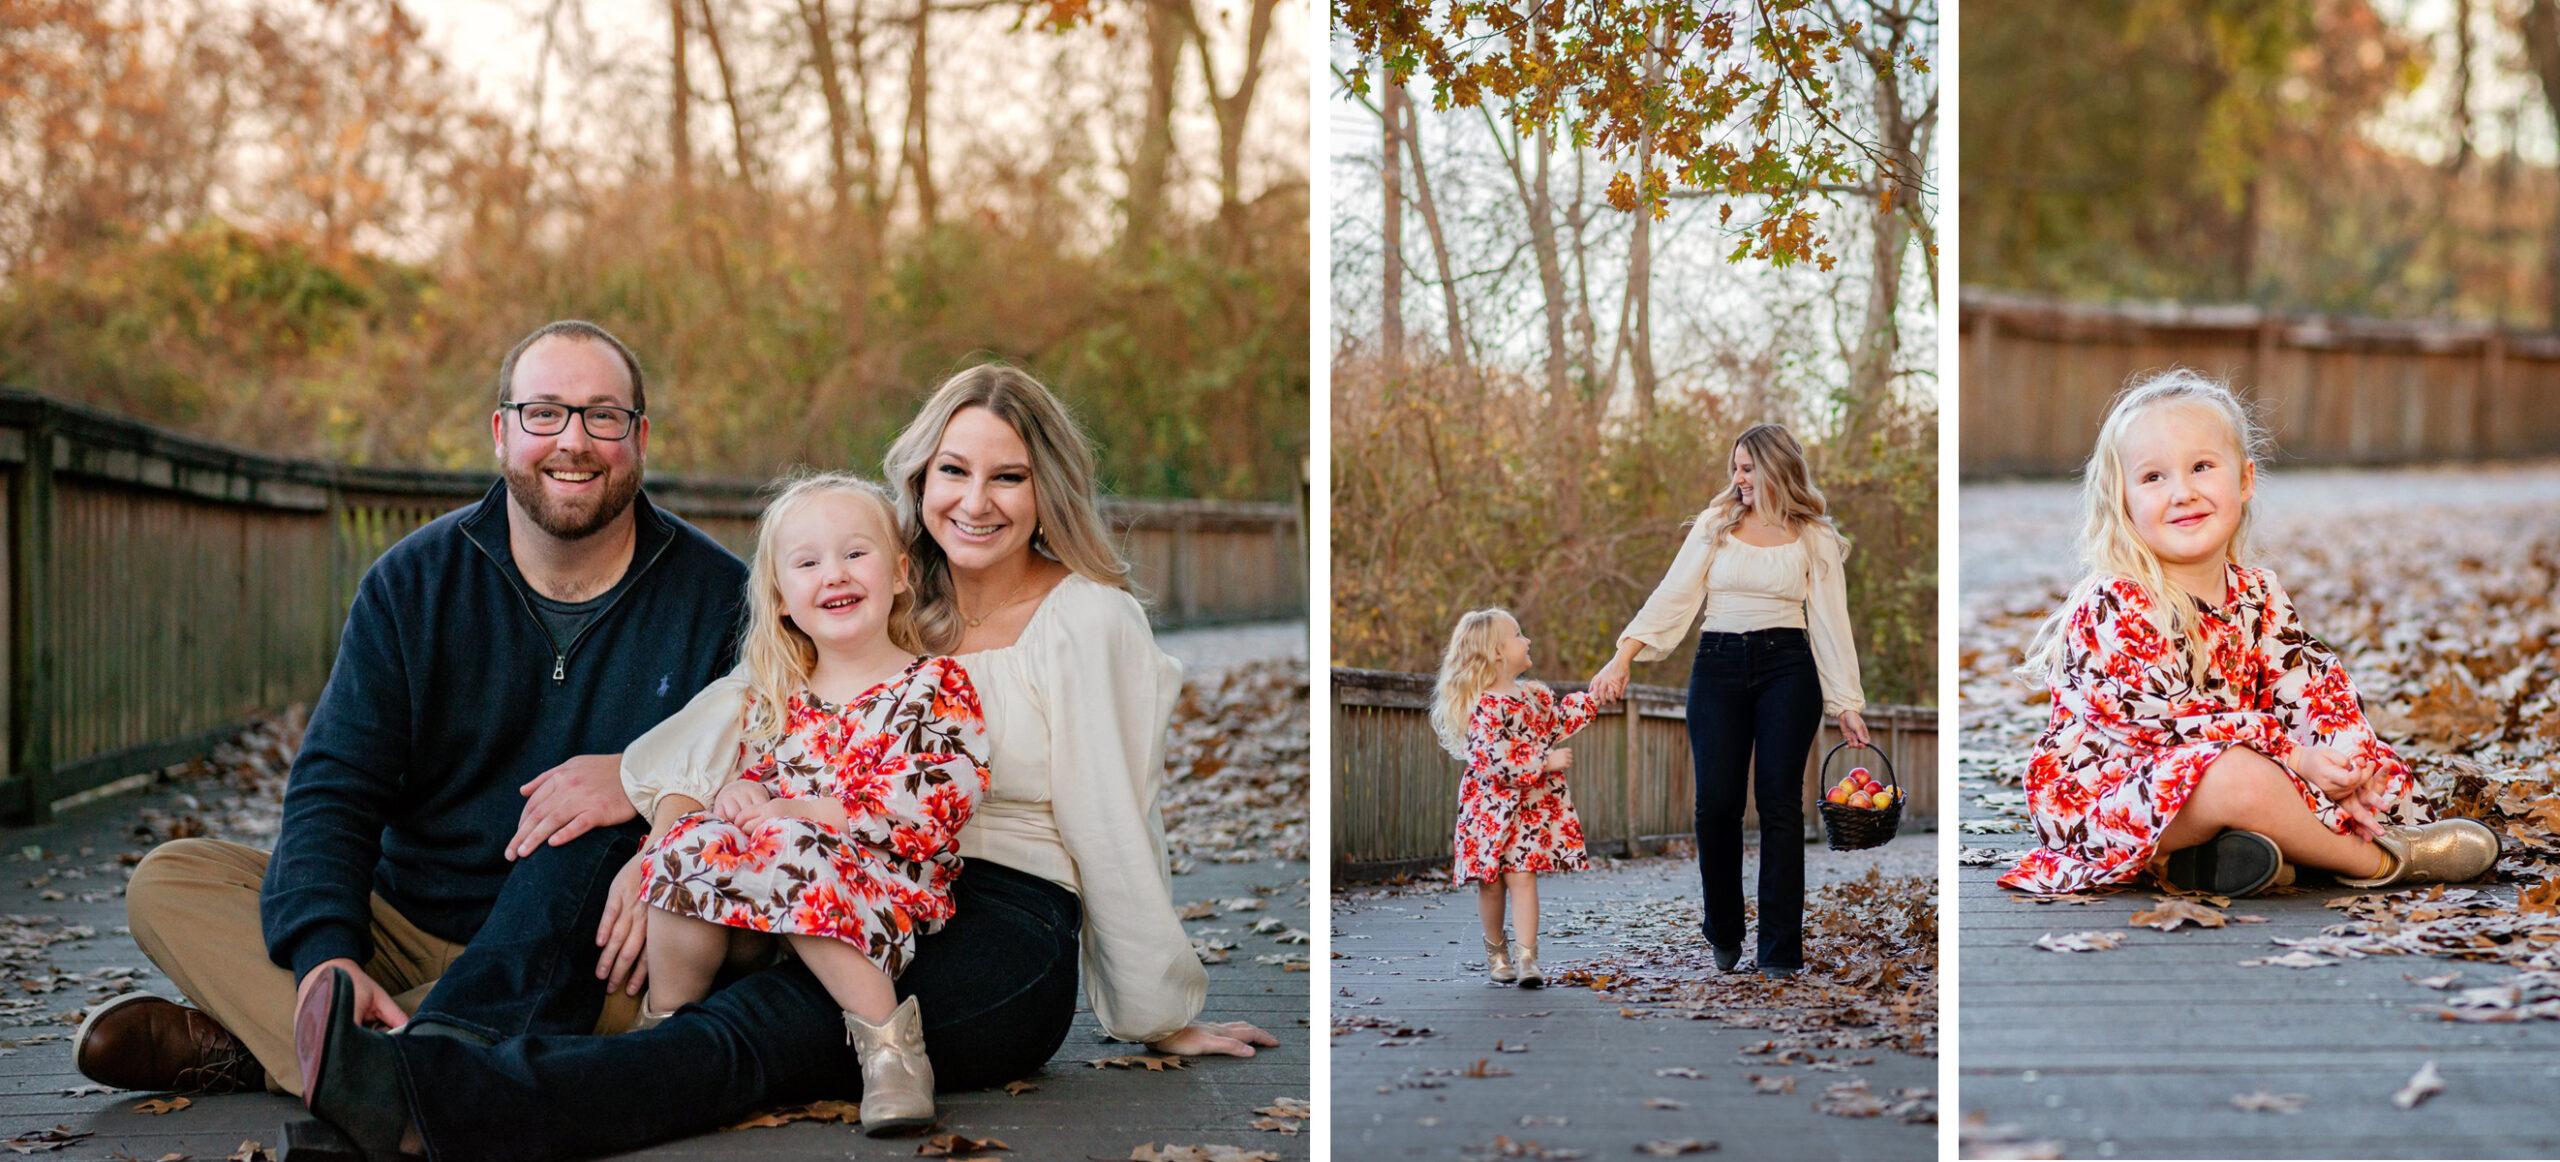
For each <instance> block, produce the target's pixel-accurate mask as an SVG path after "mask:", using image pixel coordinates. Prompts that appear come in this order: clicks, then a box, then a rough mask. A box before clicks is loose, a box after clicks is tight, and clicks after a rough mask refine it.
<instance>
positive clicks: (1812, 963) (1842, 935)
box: [1561, 869, 1938, 1055]
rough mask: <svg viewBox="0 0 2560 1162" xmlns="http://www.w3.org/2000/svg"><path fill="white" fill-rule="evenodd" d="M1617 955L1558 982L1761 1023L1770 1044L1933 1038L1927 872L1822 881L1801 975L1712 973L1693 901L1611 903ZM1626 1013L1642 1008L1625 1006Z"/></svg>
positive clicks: (1808, 912) (1809, 904) (1934, 992)
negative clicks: (1617, 929) (1618, 932)
mask: <svg viewBox="0 0 2560 1162" xmlns="http://www.w3.org/2000/svg"><path fill="white" fill-rule="evenodd" d="M1612 921H1613V923H1616V924H1620V925H1623V931H1624V932H1625V938H1624V939H1623V940H1621V941H1620V942H1619V948H1620V951H1618V952H1617V953H1615V954H1613V955H1610V956H1605V957H1601V958H1598V959H1594V960H1590V961H1586V962H1584V963H1583V964H1582V965H1580V966H1578V967H1576V968H1575V969H1573V970H1572V971H1570V972H1567V973H1565V974H1564V975H1563V977H1562V978H1561V981H1562V983H1566V984H1576V985H1583V986H1586V987H1589V988H1593V989H1597V990H1599V991H1600V992H1601V993H1602V994H1604V995H1606V996H1608V997H1609V998H1610V999H1612V1000H1616V1001H1619V1002H1621V1003H1624V1004H1628V1005H1638V1006H1644V1007H1645V1009H1647V1010H1653V1011H1660V1012H1666V1013H1675V1014H1680V1015H1684V1016H1688V1017H1692V1018H1696V1019H1699V1020H1712V1021H1719V1022H1722V1023H1724V1024H1726V1025H1731V1026H1735V1027H1739V1028H1749V1029H1765V1030H1768V1031H1769V1032H1771V1033H1776V1034H1781V1036H1780V1037H1778V1038H1777V1039H1774V1040H1772V1041H1769V1042H1766V1043H1764V1044H1765V1045H1766V1046H1767V1047H1768V1048H1769V1049H1770V1050H1771V1051H1811V1050H1825V1049H1870V1048H1889V1049H1898V1050H1901V1051H1903V1052H1906V1053H1917V1054H1924V1055H1930V1054H1935V1053H1936V1052H1937V1046H1938V882H1937V876H1935V875H1934V874H1922V875H1898V876H1887V875H1884V874H1883V873H1881V872H1878V871H1875V870H1872V869H1871V870H1869V871H1868V872H1867V874H1866V875H1865V876H1863V877H1860V878H1857V879H1852V880H1846V881H1842V882H1840V883H1834V884H1827V885H1824V886H1823V887H1822V888H1820V889H1818V890H1816V891H1815V892H1814V893H1813V894H1812V896H1811V897H1810V898H1809V899H1807V900H1806V902H1805V929H1804V931H1805V953H1804V955H1805V964H1806V966H1807V969H1806V971H1805V972H1803V973H1801V974H1799V975H1797V976H1795V977H1793V978H1790V979H1787V980H1768V979H1765V978H1762V977H1760V976H1758V975H1757V974H1744V973H1726V972H1720V971H1718V970H1717V969H1716V967H1715V963H1714V961H1713V959H1712V950H1711V949H1710V948H1709V947H1708V946H1707V944H1706V942H1705V941H1703V940H1700V939H1699V938H1698V935H1697V908H1696V905H1695V903H1694V902H1691V901H1663V902H1660V903H1657V904H1652V905H1648V906H1644V907H1620V908H1617V909H1615V910H1613V915H1612ZM1628 1013H1629V1015H1631V1016H1634V1015H1640V1013H1639V1011H1638V1010H1635V1009H1630V1010H1628Z"/></svg>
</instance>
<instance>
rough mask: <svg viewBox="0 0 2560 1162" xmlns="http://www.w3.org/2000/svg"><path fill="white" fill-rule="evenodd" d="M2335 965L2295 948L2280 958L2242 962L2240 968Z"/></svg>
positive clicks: (2321, 957) (2263, 957)
mask: <svg viewBox="0 0 2560 1162" xmlns="http://www.w3.org/2000/svg"><path fill="white" fill-rule="evenodd" d="M2336 963H2338V962H2337V961H2334V960H2331V959H2329V958H2328V957H2325V956H2315V955H2313V954H2311V953H2309V952H2305V951H2303V950H2302V949H2299V948H2297V949H2294V950H2293V951H2291V952H2288V953H2285V954H2284V955H2282V956H2261V957H2259V958H2257V959H2256V960H2244V961H2241V962H2240V967H2242V968H2256V967H2259V966H2261V965H2264V966H2266V967H2270V968H2321V967H2325V966H2327V965H2332V964H2336Z"/></svg>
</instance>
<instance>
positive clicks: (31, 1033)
mask: <svg viewBox="0 0 2560 1162" xmlns="http://www.w3.org/2000/svg"><path fill="white" fill-rule="evenodd" d="M1163 640H1164V641H1165V643H1166V646H1167V649H1168V650H1169V651H1170V652H1173V653H1174V654H1175V655H1176V656H1178V657H1181V658H1183V660H1184V662H1185V663H1186V665H1188V666H1190V667H1191V668H1192V670H1193V672H1194V674H1200V673H1202V672H1204V671H1214V670H1215V669H1216V668H1218V667H1220V666H1222V665H1226V664H1233V663H1237V662H1242V661H1250V660H1253V659H1255V658H1260V657H1273V656H1284V657H1285V656H1292V655H1293V654H1294V656H1298V657H1303V656H1304V654H1305V645H1304V640H1305V627H1304V624H1303V623H1299V624H1298V625H1296V626H1294V627H1290V626H1279V627H1265V626H1247V627H1229V628H1226V629H1219V630H1203V631H1192V632H1189V633H1182V634H1167V635H1165V637H1164V639H1163ZM1293 643H1294V645H1293ZM194 790H197V791H204V790H205V788H201V787H198V788H194ZM189 791H190V788H189V787H187V786H186V785H184V784H170V785H164V786H163V787H161V788H158V789H155V790H151V791H147V792H138V793H134V794H128V795H123V796H117V797H113V798H109V799H104V800H100V801H97V802H93V803H90V804H87V805H85V806H81V807H78V808H75V809H72V810H70V811H66V812H64V813H62V814H61V815H59V816H58V817H57V819H56V820H55V821H54V822H53V823H50V824H47V825H45V826H41V827H28V828H10V829H0V937H8V936H12V935H15V936H19V937H21V938H22V939H23V938H25V937H26V936H30V935H41V936H45V937H54V936H60V935H63V934H64V933H66V932H71V933H76V932H78V931H79V930H81V929H86V930H87V931H88V932H89V935H87V936H81V937H77V938H71V939H61V940H58V941H57V942H54V943H51V944H49V945H47V946H46V947H45V948H43V950H42V951H41V953H39V954H37V955H35V956H33V957H31V958H27V961H26V963H22V964H13V965H10V966H8V967H6V968H5V969H0V1139H6V1138H9V1137H11V1136H15V1135H19V1134H24V1133H27V1132H30V1131H39V1130H45V1129H49V1128H52V1127H54V1126H57V1125H59V1126H67V1127H68V1128H69V1129H71V1130H73V1131H84V1132H88V1133H91V1134H92V1135H94V1136H92V1137H89V1138H87V1139H85V1140H83V1141H81V1142H79V1143H77V1144H75V1145H72V1146H69V1147H67V1148H65V1149H64V1150H62V1151H60V1152H59V1153H42V1154H37V1155H35V1157H40V1158H42V1157H61V1158H84V1159H86V1158H112V1157H116V1156H119V1155H122V1156H129V1157H132V1158H136V1159H145V1160H148V1159H158V1158H161V1157H163V1156H164V1155H169V1154H182V1155H188V1156H191V1157H194V1158H197V1159H218V1158H225V1157H228V1156H229V1155H230V1154H231V1153H232V1152H233V1151H234V1150H235V1149H236V1148H238V1147H239V1145H240V1144H241V1143H242V1142H244V1141H252V1140H254V1141H257V1142H260V1143H263V1144H265V1145H267V1146H270V1147H272V1146H274V1145H275V1144H276V1142H277V1131H278V1129H279V1128H280V1127H281V1126H282V1124H283V1123H284V1122H285V1121H286V1120H287V1119H289V1118H294V1117H298V1116H300V1115H301V1113H302V1111H301V1106H300V1105H299V1103H297V1102H295V1101H293V1100H292V1099H289V1098H285V1097H281V1096H277V1095H272V1094H240V1095H233V1096H229V1097H219V1098H196V1099H194V1100H193V1102H192V1104H191V1105H189V1106H188V1107H187V1108H186V1109H183V1110H180V1111H177V1112H175V1113H168V1114H161V1115H156V1116H154V1115H146V1114H141V1113H137V1112H135V1109H134V1107H135V1106H136V1105H137V1104H139V1103H140V1102H141V1101H142V1100H145V1099H147V1098H150V1097H153V1096H156V1095H148V1094H138V1093H125V1092H114V1093H103V1094H87V1093H83V1094H79V1095H77V1096H73V1095H71V1093H70V1092H69V1091H73V1090H75V1089H77V1088H78V1087H81V1086H83V1085H85V1084H86V1082H87V1079H85V1078H82V1077H80V1076H79V1075H78V1074H77V1073H75V1072H74V1071H73V1070H72V1068H71V1053H70V1047H69V1036H70V1033H71V1031H72V1029H73V1027H74V1025H75V1024H76V1023H77V1022H78V1020H79V1018H80V1017H81V1015H83V1013H84V1012H85V1010H86V1006H87V1005H88V1004H90V1003H94V1002H95V1001H97V1000H103V999H105V998H107V997H110V996H114V995H116V994H118V993H122V992H126V991H130V990H132V989H137V988H138V989H145V990H148V991H152V992H157V993H160V994H161V995H164V996H172V997H174V996H175V995H176V989H175V988H174V987H172V986H171V985H170V983H169V981H168V979H167V978H166V977H163V976H161V975H160V974H159V973H158V972H157V971H156V970H154V969H153V968H152V967H151V963H150V961H149V960H148V959H146V958H145V957H144V956H143V955H142V953H141V952H140V950H138V949H137V948H135V947H134V944H133V941H132V939H131V938H130V936H129V935H128V934H127V930H126V929H125V927H124V924H125V917H124V902H123V899H122V890H123V884H124V878H125V875H126V872H127V870H128V869H126V868H125V867H123V866H122V865H121V864H120V862H119V860H118V856H119V854H122V853H127V852H136V853H138V851H139V848H140V845H139V844H138V843H137V842H136V841H135V840H134V839H133V836H132V830H133V823H134V820H135V819H136V818H138V817H139V814H140V812H142V811H143V810H145V809H155V808H156V809H160V810H168V811H181V810H192V809H193V805H192V804H191V803H189V802H187V801H186V800H184V798H183V796H186V795H187V794H188V793H189ZM74 872H76V873H77V875H76V876H74V875H73V874H71V873H74ZM39 880H41V882H40V883H39V882H37V881H39ZM1308 890H1309V888H1308V879H1307V864H1306V863H1305V862H1303V861H1287V862H1279V861H1270V860H1265V861H1261V862H1255V863H1243V864H1218V863H1211V862H1208V861H1206V860H1203V861H1200V862H1199V864H1198V866H1197V868H1196V870H1192V871H1189V872H1187V873H1185V874H1180V875H1177V876H1176V877H1175V878H1174V899H1175V901H1176V902H1177V903H1178V904H1190V903H1193V902H1197V901H1214V900H1231V899H1236V898H1239V897H1245V896H1258V897H1259V898H1260V899H1262V900H1263V901H1264V904H1265V908H1264V910H1262V911H1258V912H1245V913H1237V912H1227V913H1225V914H1224V915H1222V916H1220V917H1219V918H1216V919H1208V920H1200V921H1195V922H1192V923H1191V924H1189V925H1188V927H1189V928H1190V930H1191V931H1192V933H1193V934H1194V935H1203V934H1208V935H1211V936H1213V937H1215V938H1217V939H1223V940H1230V941H1233V942H1235V944H1236V945H1237V947H1236V948H1235V950H1234V951H1233V952H1232V953H1231V956H1230V959H1229V960H1228V962H1227V963H1224V964H1220V965H1214V966H1212V967H1210V969H1209V1009H1208V1011H1207V1012H1206V1013H1205V1014H1203V1016H1204V1017H1206V1018H1208V1019H1212V1020H1247V1021H1252V1022H1254V1023H1256V1024H1258V1025H1261V1026H1262V1027H1263V1028H1265V1029H1268V1030H1270V1031H1271V1032H1272V1033H1273V1034H1275V1035H1277V1036H1278V1037H1279V1038H1280V1042H1281V1043H1280V1046H1279V1048H1277V1049H1269V1050H1264V1051H1263V1052H1262V1053H1261V1054H1259V1055H1258V1056H1256V1057H1253V1058H1251V1059H1233V1058H1197V1059H1193V1060H1191V1062H1190V1063H1189V1067H1188V1068H1185V1069H1182V1070H1179V1071H1174V1070H1167V1071H1162V1072H1146V1071H1135V1072H1133V1071H1126V1070H1120V1069H1096V1068H1092V1067H1090V1066H1088V1065H1086V1064H1084V1063H1085V1062H1089V1061H1094V1060H1099V1059H1101V1058H1105V1057H1116V1056H1122V1055H1126V1054H1130V1053H1143V1052H1144V1050H1143V1049H1142V1048H1140V1047H1138V1046H1133V1045H1126V1044H1120V1043H1116V1042H1108V1041H1104V1040H1103V1039H1102V1038H1101V1035H1100V1032H1099V1030H1098V1028H1097V1027H1096V1026H1095V1024H1094V1023H1093V1017H1092V1014H1091V1012H1090V1011H1088V1010H1085V1009H1084V1008H1083V1007H1082V1006H1081V1005H1080V1006H1079V1012H1078V1013H1077V1017H1076V1025H1075V1028H1074V1031H1072V1032H1071V1033H1069V1034H1068V1037H1067V1043H1066V1046H1065V1047H1064V1048H1063V1049H1061V1050H1060V1051H1059V1054H1058V1056H1057V1057H1056V1058H1055V1059H1054V1060H1052V1061H1051V1062H1050V1063H1049V1066H1048V1068H1047V1069H1046V1070H1044V1071H1042V1072H1041V1073H1039V1074H1037V1075H1034V1076H1033V1077H1032V1078H1031V1079H1030V1080H1031V1081H1032V1083H1033V1084H1035V1085H1037V1086H1038V1087H1039V1088H1038V1089H1036V1090H1034V1091H1031V1092H1028V1093H1024V1094H1021V1095H1018V1096H1007V1095H1006V1094H1004V1093H1003V1092H1001V1091H993V1090H981V1091H977V1092H972V1093H961V1094H945V1095H943V1096H942V1097H941V1099H940V1101H939V1105H940V1112H941V1125H940V1128H939V1130H937V1131H936V1132H946V1131H947V1132H951V1133H958V1134H964V1135H967V1136H969V1137H971V1138H990V1137H992V1138H998V1139H1002V1140H1003V1141H1004V1142H1006V1143H1007V1144H1008V1145H1010V1146H1011V1147H1012V1152H1011V1153H1010V1154H1009V1155H1005V1156H1010V1157H1015V1158H1024V1159H1036V1158H1070V1159H1073V1158H1087V1157H1092V1158H1104V1159H1123V1158H1127V1157H1129V1155H1130V1152H1131V1151H1132V1150H1134V1149H1136V1148H1137V1147H1139V1146H1141V1145H1145V1144H1147V1143H1150V1142H1153V1143H1157V1144H1159V1145H1165V1144H1182V1145H1200V1144H1212V1143H1216V1144H1227V1145H1234V1146H1240V1147H1246V1148H1250V1149H1255V1150H1266V1151H1270V1152H1272V1153H1274V1154H1276V1155H1278V1156H1280V1157H1282V1158H1287V1159H1302V1158H1305V1157H1307V1156H1308V1137H1307V1135H1306V1134H1304V1133H1299V1134H1294V1135H1292V1134H1282V1133H1275V1132H1269V1131H1260V1130H1255V1129H1253V1128H1252V1123H1253V1122H1254V1121H1256V1120H1257V1119H1258V1118H1260V1117H1261V1115H1258V1114H1256V1113H1255V1112H1254V1110H1255V1109H1256V1108H1258V1107H1264V1106H1270V1105H1272V1104H1274V1102H1275V1101H1276V1100H1277V1099H1280V1098H1284V1097H1286V1098H1296V1099H1300V1100H1304V1099H1307V1098H1309V1097H1311V1096H1312V1091H1311V1088H1310V1084H1311V1083H1310V1076H1311V1068H1312V1067H1311V1058H1310V1055H1309V1048H1308V1047H1309V1043H1310V1038H1311V1036H1312V1034H1311V1032H1310V1030H1309V1028H1308V1013H1309V1011H1310V1009H1309V1003H1310V998H1309V989H1308V983H1307V982H1308V973H1307V972H1306V971H1305V970H1304V969H1303V967H1301V968H1299V969H1298V970H1295V971H1291V970H1289V969H1287V968H1284V967H1283V966H1281V965H1279V964H1264V963H1260V962H1259V961H1258V960H1257V959H1256V958H1257V957H1265V956H1268V957H1282V956H1290V957H1295V958H1296V959H1297V961H1298V963H1299V964H1300V965H1303V964H1304V962H1305V959H1306V956H1307V954H1308V946H1307V945H1305V944H1298V943H1292V944H1281V943H1278V938H1279V937H1280V936H1281V935H1284V934H1285V933H1255V932H1252V931H1251V930H1250V925H1251V924H1252V923H1253V922H1254V921H1256V920H1260V919H1263V918H1265V917H1274V918H1277V919H1279V920H1280V921H1281V922H1282V923H1283V924H1284V925H1285V926H1286V928H1288V929H1295V930H1298V931H1300V932H1304V931H1306V930H1307V928H1308V925H1309V907H1308ZM46 893H57V894H59V895H60V896H61V897H62V898H60V899H46V898H44V895H45V894H46ZM1219 929H1224V930H1225V931H1224V932H1223V933H1219V932H1217V931H1215V930H1219ZM119 970H124V971H119ZM35 988H47V989H50V990H51V991H47V992H35V991H33V989H35ZM1297 1124H1300V1125H1303V1123H1297ZM917 1148H918V1142H917V1139H915V1138H912V1137H898V1138H886V1139H876V1140H875V1139H869V1138H864V1137H862V1136H861V1135H860V1134H859V1133H858V1132H857V1131H855V1130H853V1129H852V1128H850V1127H846V1126H842V1125H820V1124H816V1123H805V1122H804V1123H798V1124H794V1125H789V1126H784V1127H780V1128H775V1129H755V1130H741V1131H731V1132H723V1133H716V1134H709V1135H704V1136H701V1137H697V1138H692V1139H688V1140H685V1141H680V1142H672V1143H668V1144H666V1145H663V1146H659V1147H657V1148H655V1149H651V1150H647V1151H643V1152H641V1153H638V1154H634V1155H629V1156H630V1157H635V1158H647V1159H651V1160H653V1162H654V1160H663V1162H674V1160H678V1159H738V1158H807V1157H818V1156H824V1157H844V1158H879V1159H886V1158H913V1157H915V1156H916V1155H917ZM12 1156H14V1155H12Z"/></svg>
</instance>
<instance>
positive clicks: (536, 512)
mask: <svg viewBox="0 0 2560 1162" xmlns="http://www.w3.org/2000/svg"><path fill="white" fill-rule="evenodd" d="M546 467H549V468H565V469H568V470H570V471H572V472H594V473H597V474H599V475H600V476H601V477H602V479H603V481H604V490H603V491H602V492H601V493H598V494H597V496H596V500H595V507H594V508H593V509H592V510H590V511H588V512H586V513H584V514H581V513H580V512H578V511H577V506H576V505H575V502H571V503H567V504H564V503H561V502H559V501H557V500H555V499H553V497H552V496H551V494H550V492H549V491H547V490H546V489H544V487H543V476H542V470H543V469H544V468H546ZM505 475H506V478H507V495H509V496H512V497H514V498H515V502H516V505H517V507H519V508H522V509H524V511H525V513H526V514H527V515H529V516H531V517H532V518H533V524H534V527H535V528H538V529H541V530H542V531H544V532H546V533H549V534H551V535H552V536H555V537H558V538H560V539H561V540H564V541H576V540H584V539H586V538H587V537H590V536H593V535H595V533H596V532H597V531H598V530H601V529H602V528H604V527H605V526H606V525H609V524H612V523H613V521H614V518H615V517H618V516H621V515H622V512H623V510H624V509H627V508H630V507H631V500H632V498H633V497H636V496H638V495H640V469H639V467H638V466H637V465H634V466H633V467H632V470H631V472H630V473H628V474H627V475H626V474H618V473H615V472H613V471H611V470H609V469H607V468H606V467H605V466H604V465H602V464H597V463H579V462H575V461H563V460H560V459H559V458H557V457H555V458H553V459H552V460H550V461H547V462H545V463H543V464H536V465H534V466H532V467H531V468H526V469H521V470H519V469H518V468H517V467H516V466H515V465H513V464H509V465H507V467H506V473H505Z"/></svg>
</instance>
